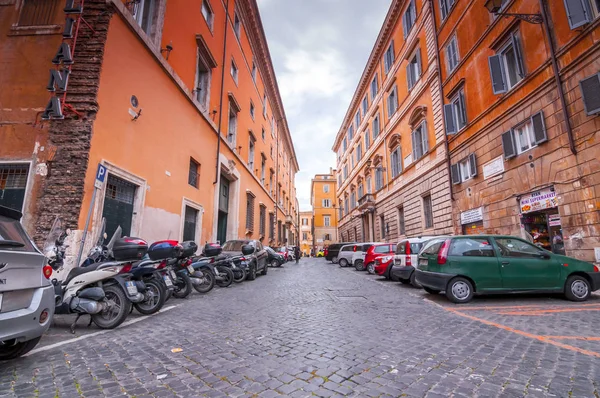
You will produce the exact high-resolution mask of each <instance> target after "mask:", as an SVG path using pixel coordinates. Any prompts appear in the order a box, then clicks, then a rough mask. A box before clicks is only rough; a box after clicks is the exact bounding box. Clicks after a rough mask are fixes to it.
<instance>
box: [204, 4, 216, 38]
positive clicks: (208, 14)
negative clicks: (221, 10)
mask: <svg viewBox="0 0 600 398" xmlns="http://www.w3.org/2000/svg"><path fill="white" fill-rule="evenodd" d="M202 16H203V17H204V20H205V21H206V23H207V24H208V27H209V28H210V30H211V31H212V30H213V21H214V19H215V15H214V13H213V10H212V7H211V6H210V3H209V1H208V0H202Z"/></svg>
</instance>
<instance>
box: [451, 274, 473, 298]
mask: <svg viewBox="0 0 600 398" xmlns="http://www.w3.org/2000/svg"><path fill="white" fill-rule="evenodd" d="M473 293H474V288H473V284H472V283H471V282H469V281H468V280H467V279H465V278H462V277H456V278H453V279H452V280H451V281H450V282H448V287H446V297H448V300H450V301H452V302H453V303H457V304H464V303H468V302H469V301H471V299H472V298H473Z"/></svg>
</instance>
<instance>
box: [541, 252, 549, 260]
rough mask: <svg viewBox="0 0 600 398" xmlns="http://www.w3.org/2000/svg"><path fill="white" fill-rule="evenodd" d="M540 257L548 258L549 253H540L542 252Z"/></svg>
mask: <svg viewBox="0 0 600 398" xmlns="http://www.w3.org/2000/svg"><path fill="white" fill-rule="evenodd" d="M540 258H542V259H544V260H550V255H549V254H547V253H542V254H540Z"/></svg>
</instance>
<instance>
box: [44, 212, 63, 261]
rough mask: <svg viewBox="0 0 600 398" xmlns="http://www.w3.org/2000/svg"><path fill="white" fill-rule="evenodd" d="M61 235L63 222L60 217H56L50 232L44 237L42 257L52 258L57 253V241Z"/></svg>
mask: <svg viewBox="0 0 600 398" xmlns="http://www.w3.org/2000/svg"><path fill="white" fill-rule="evenodd" d="M62 234H63V222H62V220H61V218H60V217H56V218H55V219H54V222H53V223H52V227H51V228H50V232H49V233H48V236H47V237H46V243H44V255H45V256H46V257H48V258H53V257H54V256H56V253H57V248H56V245H57V242H56V241H57V240H59V238H60V237H61V236H62Z"/></svg>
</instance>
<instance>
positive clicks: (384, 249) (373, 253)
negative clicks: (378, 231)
mask: <svg viewBox="0 0 600 398" xmlns="http://www.w3.org/2000/svg"><path fill="white" fill-rule="evenodd" d="M394 250H395V246H394V245H392V244H390V243H375V244H372V245H371V246H370V247H369V249H368V250H367V252H366V254H365V256H364V259H363V261H362V262H357V263H355V264H354V267H355V268H356V270H357V271H364V270H365V269H366V270H369V268H370V269H371V271H369V272H370V273H371V274H372V273H373V272H374V270H375V260H376V259H378V258H380V257H383V256H386V255H390V254H393V253H394ZM365 264H366V265H365Z"/></svg>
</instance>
